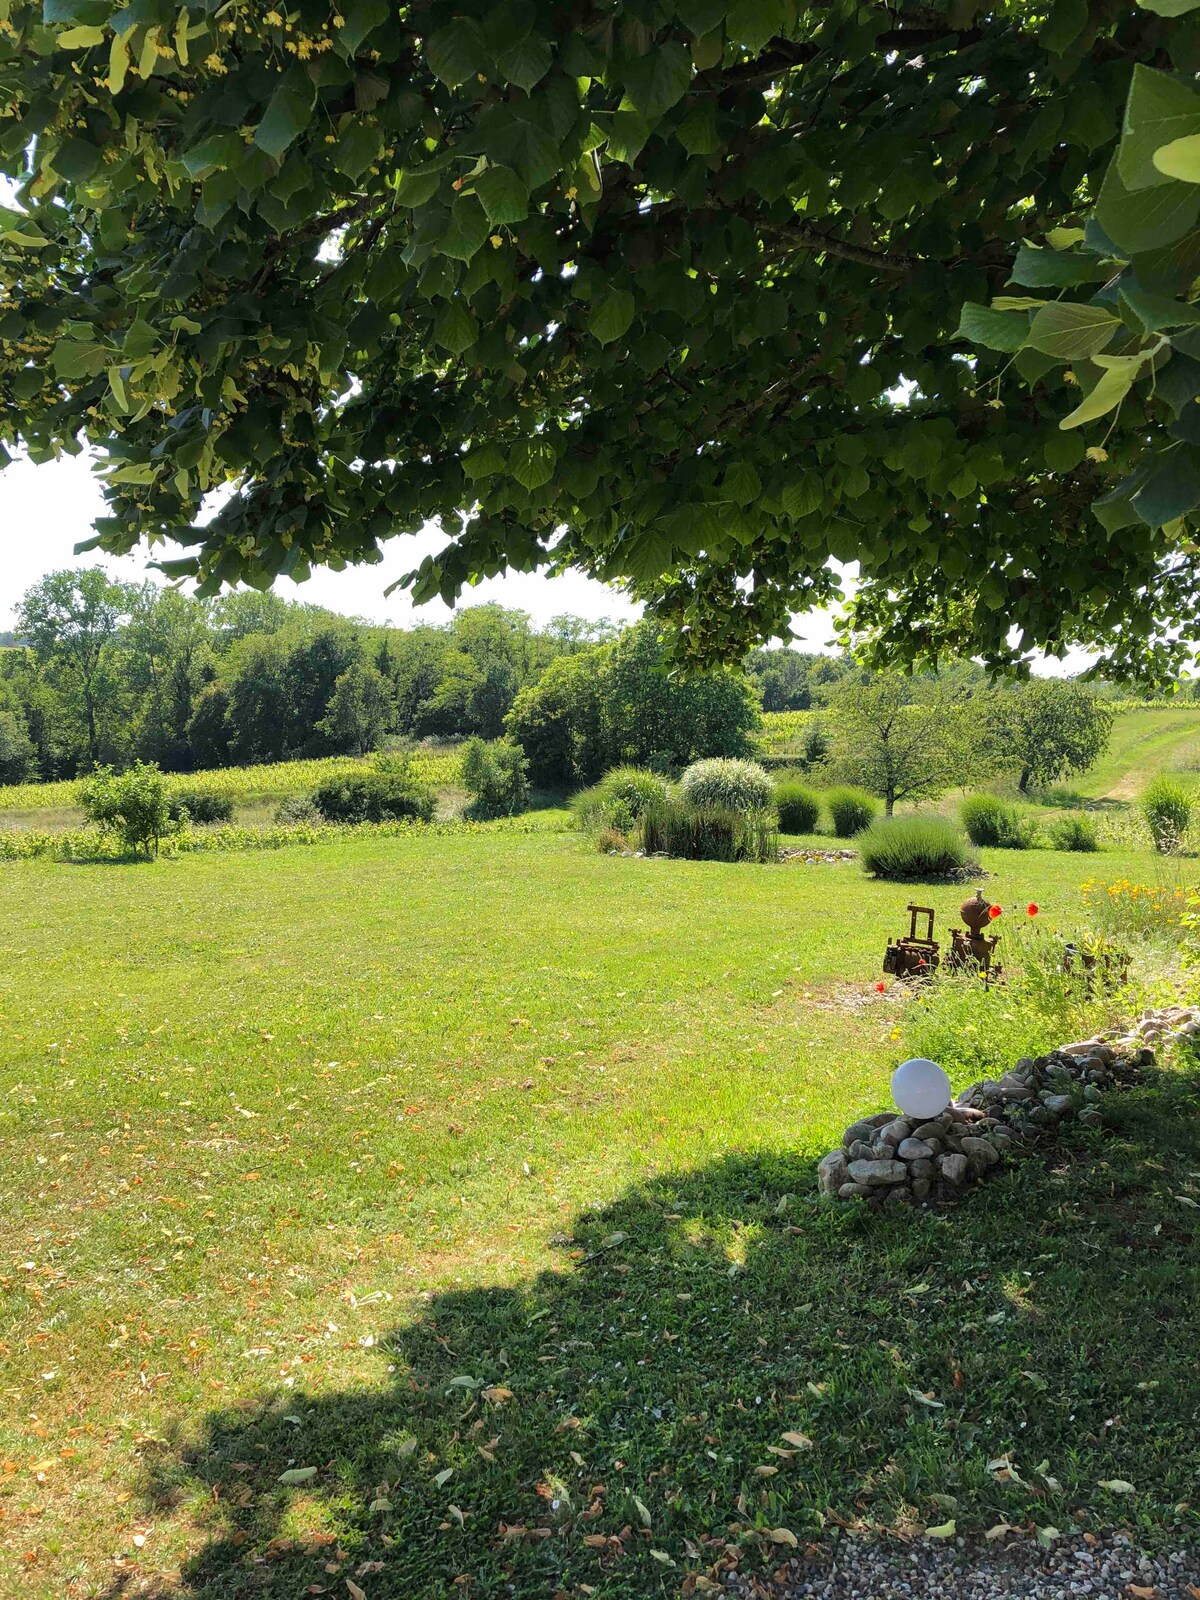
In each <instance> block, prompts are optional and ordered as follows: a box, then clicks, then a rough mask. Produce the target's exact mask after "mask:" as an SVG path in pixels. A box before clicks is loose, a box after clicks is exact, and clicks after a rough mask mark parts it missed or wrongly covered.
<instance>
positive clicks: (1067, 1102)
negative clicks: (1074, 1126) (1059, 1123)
mask: <svg viewBox="0 0 1200 1600" xmlns="http://www.w3.org/2000/svg"><path fill="white" fill-rule="evenodd" d="M1041 1102H1042V1104H1043V1105H1044V1106H1045V1108H1046V1110H1047V1111H1048V1112H1049V1113H1050V1114H1051V1116H1054V1117H1065V1116H1066V1114H1067V1112H1068V1111H1070V1109H1071V1107H1072V1105H1074V1101H1073V1100H1072V1098H1071V1096H1070V1095H1069V1094H1051V1093H1050V1091H1049V1090H1046V1091H1045V1092H1044V1093H1043V1094H1042V1096H1041Z"/></svg>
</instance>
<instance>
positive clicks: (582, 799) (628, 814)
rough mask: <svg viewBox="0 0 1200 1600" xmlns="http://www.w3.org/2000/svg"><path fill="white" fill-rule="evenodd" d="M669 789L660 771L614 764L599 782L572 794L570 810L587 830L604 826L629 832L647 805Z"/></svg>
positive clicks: (577, 822) (662, 796) (580, 825)
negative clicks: (615, 765)
mask: <svg viewBox="0 0 1200 1600" xmlns="http://www.w3.org/2000/svg"><path fill="white" fill-rule="evenodd" d="M670 792H671V785H670V784H669V783H668V782H667V780H666V779H665V778H664V777H663V776H662V774H661V773H658V772H651V771H649V770H648V769H647V768H646V767H614V768H613V770H612V771H611V772H607V773H605V775H604V777H603V778H601V779H600V782H599V783H596V784H593V785H592V787H591V788H590V789H583V790H581V791H580V793H579V794H577V795H575V796H574V798H573V799H572V801H571V811H572V812H573V814H574V817H575V825H576V827H579V828H582V829H583V830H584V831H585V832H586V833H591V832H593V831H594V830H595V829H597V828H606V827H607V828H617V829H619V830H620V831H621V832H622V833H628V832H629V830H630V829H631V828H632V827H633V825H634V823H635V822H637V821H639V820H640V818H641V815H642V813H643V812H644V811H645V809H646V807H647V806H650V805H655V804H657V803H658V802H659V801H662V800H665V799H666V798H667V796H668V795H669V794H670Z"/></svg>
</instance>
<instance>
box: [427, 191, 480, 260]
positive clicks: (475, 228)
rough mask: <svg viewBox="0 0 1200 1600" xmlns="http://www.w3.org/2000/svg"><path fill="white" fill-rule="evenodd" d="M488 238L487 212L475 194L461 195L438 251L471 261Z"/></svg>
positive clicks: (455, 202)
mask: <svg viewBox="0 0 1200 1600" xmlns="http://www.w3.org/2000/svg"><path fill="white" fill-rule="evenodd" d="M487 236H488V219H487V212H486V211H485V210H484V209H483V207H482V206H481V205H480V203H479V201H478V200H477V199H476V198H475V196H474V195H473V194H460V195H458V196H456V198H455V201H454V204H453V205H452V206H451V208H450V220H449V222H448V223H447V224H446V231H445V233H443V235H442V237H441V238H440V239H439V240H438V249H439V251H440V252H441V253H442V255H444V256H453V257H454V258H455V259H456V260H458V261H469V260H470V259H471V257H472V256H473V255H474V254H475V252H476V250H478V249H479V247H480V245H481V244H482V243H483V241H484V240H485V239H486V238H487Z"/></svg>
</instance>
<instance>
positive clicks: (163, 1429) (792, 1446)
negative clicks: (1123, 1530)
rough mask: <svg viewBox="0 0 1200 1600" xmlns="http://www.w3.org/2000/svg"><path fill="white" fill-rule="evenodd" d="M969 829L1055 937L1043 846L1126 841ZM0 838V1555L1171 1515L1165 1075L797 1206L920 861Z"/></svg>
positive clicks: (541, 1541) (47, 1568)
mask: <svg viewBox="0 0 1200 1600" xmlns="http://www.w3.org/2000/svg"><path fill="white" fill-rule="evenodd" d="M985 865H986V866H987V868H988V869H989V871H991V872H992V873H993V874H995V875H994V876H993V877H990V878H989V879H988V880H987V884H986V887H987V892H988V894H989V896H990V897H991V898H993V899H994V900H997V901H999V902H1000V903H1001V904H1002V905H1004V906H1005V908H1006V913H1007V914H1008V915H1009V916H1010V917H1011V916H1013V915H1015V914H1016V913H1017V912H1018V911H1020V910H1023V908H1024V905H1025V902H1026V901H1027V900H1030V899H1034V900H1036V901H1037V902H1038V904H1039V906H1040V908H1041V910H1040V915H1041V917H1042V919H1043V922H1044V923H1046V924H1050V923H1053V924H1054V925H1056V926H1058V927H1059V928H1060V929H1062V930H1063V931H1064V932H1065V931H1069V930H1070V929H1071V928H1072V927H1074V926H1075V925H1076V924H1077V923H1078V921H1079V919H1080V916H1081V907H1080V896H1079V884H1080V882H1081V880H1082V879H1083V878H1085V877H1088V876H1092V875H1093V874H1094V873H1096V872H1097V871H1100V872H1101V873H1102V875H1103V876H1104V877H1106V878H1110V879H1117V878H1125V877H1128V878H1131V879H1134V880H1135V881H1145V882H1155V881H1158V880H1160V879H1161V878H1162V875H1163V863H1162V862H1161V859H1160V858H1155V857H1151V856H1149V855H1141V854H1136V853H1119V852H1115V851H1109V852H1106V853H1105V854H1104V855H1103V856H1100V857H1091V858H1088V857H1077V856H1076V857H1072V856H1067V855H1060V854H1055V853H1051V852H1045V851H1038V852H992V853H985ZM0 871H2V874H3V877H2V889H3V895H4V901H3V905H4V910H3V919H2V921H0V1037H3V1039H4V1041H5V1045H4V1051H3V1064H2V1066H0V1237H2V1238H3V1240H4V1247H3V1260H2V1262H0V1293H2V1296H3V1299H2V1311H0V1317H2V1321H0V1389H2V1392H3V1396H4V1404H3V1406H2V1407H0V1561H7V1562H8V1563H9V1565H10V1570H11V1571H12V1572H14V1573H16V1574H19V1576H18V1577H17V1578H16V1579H15V1580H7V1583H8V1587H5V1584H4V1583H3V1582H0V1589H2V1590H3V1592H5V1593H9V1592H12V1593H16V1592H18V1588H19V1592H20V1593H21V1594H22V1595H29V1596H34V1597H41V1596H47V1597H49V1596H52V1595H53V1596H62V1595H70V1596H108V1595H115V1594H118V1593H125V1592H153V1593H161V1594H172V1595H188V1596H203V1597H206V1600H216V1597H218V1596H242V1595H266V1596H271V1597H277V1600H283V1597H285V1596H286V1597H288V1600H291V1597H293V1596H297V1595H301V1594H306V1593H331V1594H334V1593H336V1594H346V1593H349V1594H351V1595H353V1594H354V1593H355V1591H354V1590H353V1589H349V1590H348V1589H347V1580H349V1582H350V1583H352V1584H355V1585H357V1586H358V1588H360V1589H361V1590H362V1591H363V1593H365V1594H366V1595H367V1596H368V1600H383V1597H396V1600H400V1597H405V1600H407V1597H409V1596H414V1595H418V1594H419V1595H421V1596H422V1597H425V1596H431V1597H432V1596H454V1595H461V1594H464V1593H465V1594H476V1595H485V1594H498V1593H505V1594H514V1595H519V1596H528V1597H530V1600H532V1597H534V1596H538V1597H542V1596H546V1595H550V1594H555V1593H564V1594H567V1595H571V1596H575V1595H578V1596H580V1597H582V1596H585V1595H589V1594H591V1595H599V1596H606V1597H607V1596H614V1597H615V1596H627V1595H656V1594H660V1593H661V1594H674V1593H677V1592H678V1589H679V1585H680V1582H681V1580H682V1579H683V1577H684V1575H685V1573H688V1572H693V1573H698V1574H700V1575H701V1576H703V1574H704V1573H705V1572H706V1571H710V1570H711V1569H712V1568H713V1567H714V1566H715V1565H716V1564H718V1563H719V1562H722V1561H723V1562H726V1563H727V1562H729V1561H730V1560H733V1559H735V1558H736V1559H737V1560H739V1561H740V1562H742V1563H743V1564H745V1565H747V1566H755V1565H758V1564H761V1563H763V1562H769V1561H770V1560H771V1557H772V1552H773V1551H778V1549H779V1548H780V1547H781V1546H786V1545H787V1542H788V1536H791V1537H794V1538H796V1539H797V1540H799V1541H801V1542H803V1541H804V1540H805V1539H806V1538H808V1537H817V1536H819V1535H820V1533H821V1531H822V1530H823V1529H828V1528H830V1527H833V1526H835V1525H836V1526H840V1525H843V1524H849V1525H853V1526H866V1527H880V1528H893V1529H895V1528H898V1529H902V1530H903V1529H911V1528H914V1527H921V1526H926V1525H929V1524H934V1523H938V1524H940V1523H942V1522H944V1521H945V1520H946V1519H947V1518H949V1517H954V1518H956V1519H958V1521H959V1523H960V1524H961V1525H962V1526H963V1527H964V1528H968V1527H971V1528H986V1527H989V1526H993V1525H995V1524H997V1523H998V1522H1000V1521H1008V1522H1010V1523H1012V1524H1014V1525H1017V1526H1022V1527H1029V1528H1030V1529H1033V1528H1044V1527H1047V1526H1057V1527H1060V1528H1061V1527H1066V1526H1079V1527H1088V1526H1093V1525H1095V1526H1101V1525H1104V1526H1110V1525H1111V1524H1112V1523H1113V1521H1114V1520H1118V1521H1121V1522H1129V1523H1131V1524H1132V1525H1134V1526H1135V1527H1136V1528H1137V1529H1139V1530H1140V1531H1142V1532H1144V1533H1145V1534H1147V1536H1150V1537H1159V1538H1161V1537H1176V1538H1177V1537H1179V1536H1180V1534H1181V1532H1182V1531H1184V1530H1190V1531H1192V1532H1194V1531H1195V1522H1196V1510H1195V1505H1194V1497H1195V1487H1194V1486H1195V1478H1196V1474H1197V1471H1198V1470H1200V1433H1198V1431H1197V1429H1196V1426H1195V1423H1196V1417H1197V1415H1198V1414H1200V1364H1198V1363H1197V1357H1196V1350H1195V1338H1194V1332H1195V1326H1196V1316H1197V1310H1198V1309H1200V1308H1198V1303H1197V1289H1198V1287H1200V1267H1198V1265H1197V1261H1198V1257H1197V1253H1196V1242H1197V1237H1196V1236H1197V1230H1198V1225H1200V1122H1198V1120H1197V1118H1196V1115H1195V1113H1196V1109H1197V1086H1196V1081H1195V1077H1194V1073H1193V1072H1192V1071H1191V1066H1192V1065H1194V1063H1193V1064H1189V1063H1188V1062H1186V1061H1180V1060H1177V1059H1175V1058H1173V1057H1172V1058H1169V1059H1167V1060H1166V1061H1165V1062H1164V1064H1163V1069H1162V1072H1161V1074H1160V1075H1159V1076H1157V1077H1155V1079H1154V1081H1153V1085H1152V1089H1153V1092H1151V1090H1150V1089H1141V1090H1138V1091H1135V1092H1134V1093H1132V1094H1130V1095H1127V1096H1124V1097H1121V1099H1120V1100H1119V1103H1118V1104H1117V1105H1116V1106H1115V1107H1114V1108H1113V1110H1112V1112H1111V1119H1112V1127H1111V1128H1110V1129H1109V1130H1106V1132H1105V1133H1104V1134H1103V1135H1099V1134H1095V1133H1090V1132H1087V1131H1085V1130H1080V1131H1078V1132H1077V1133H1074V1134H1072V1135H1069V1136H1068V1138H1067V1140H1066V1142H1065V1143H1063V1144H1061V1145H1055V1147H1054V1148H1053V1149H1052V1150H1050V1151H1048V1152H1046V1153H1045V1154H1044V1155H1043V1156H1039V1158H1037V1159H1034V1160H1032V1161H1029V1162H1024V1163H1018V1164H1017V1165H1016V1166H1015V1167H1014V1168H1013V1170H1012V1172H1011V1173H1010V1174H1009V1175H1008V1176H1006V1177H1004V1178H1003V1179H1000V1180H998V1181H997V1182H995V1183H993V1184H991V1185H989V1186H987V1187H986V1188H984V1189H981V1190H980V1191H978V1192H977V1193H976V1194H974V1195H973V1196H971V1197H970V1198H969V1199H968V1200H967V1201H966V1202H965V1203H964V1205H962V1206H961V1207H960V1208H959V1210H958V1211H957V1212H956V1213H954V1214H953V1215H948V1214H941V1215H939V1214H932V1213H931V1214H910V1213H905V1214H903V1215H899V1216H895V1215H888V1216H883V1215H878V1214H877V1215H872V1216H863V1215H858V1214H849V1213H843V1212H838V1213H837V1214H834V1213H831V1212H829V1211H827V1210H822V1209H820V1208H818V1207H817V1206H816V1205H815V1203H814V1200H813V1197H812V1164H813V1162H814V1160H815V1159H816V1158H818V1157H819V1156H820V1155H821V1154H822V1153H823V1152H824V1151H825V1150H826V1149H827V1148H828V1147H829V1146H830V1144H831V1143H833V1142H836V1140H837V1138H838V1137H839V1135H840V1131H841V1128H842V1127H843V1126H844V1124H845V1123H846V1121H847V1120H848V1119H849V1118H850V1117H851V1116H852V1115H854V1114H856V1113H860V1112H862V1111H864V1110H867V1109H875V1108H877V1107H881V1106H883V1105H886V1103H887V1099H888V1096H887V1079H888V1075H889V1073H890V1071H891V1069H892V1067H893V1066H894V1065H895V1063H896V1061H897V1060H899V1059H901V1058H902V1057H903V1055H904V1054H906V1053H910V1052H908V1051H907V1050H906V1041H908V1039H909V1038H910V1037H911V1036H912V1028H913V1022H914V1017H915V1012H914V1009H913V1002H912V1001H911V1000H907V999H906V997H905V996H904V995H903V994H901V993H900V992H899V991H898V990H895V989H889V990H888V991H887V992H886V993H883V994H880V993H879V992H877V990H876V988H875V982H876V979H877V977H878V972H879V964H880V958H881V955H882V949H883V945H884V943H885V941H886V938H887V937H888V935H889V934H896V933H899V932H901V931H903V928H904V925H905V924H906V922H907V918H906V917H905V915H904V906H905V904H906V902H907V900H908V899H909V898H910V897H911V896H913V895H915V896H916V898H918V899H920V900H921V901H923V902H925V901H927V902H928V903H930V904H933V905H934V906H936V908H937V910H938V913H939V918H940V924H941V927H942V928H943V929H944V927H945V924H946V920H947V918H948V917H949V916H950V915H951V913H952V911H953V908H955V907H956V906H957V903H958V901H959V900H960V899H961V898H962V893H963V891H962V889H961V887H957V888H956V887H953V886H949V887H947V886H941V887H936V888H934V887H928V886H920V888H919V890H918V889H917V888H909V887H907V886H904V885H888V884H883V883H876V882H873V881H871V880H869V879H867V878H866V877H865V876H864V875H863V873H862V872H861V869H860V868H859V867H858V866H857V865H856V864H853V863H847V864H842V865H838V866H809V867H806V866H801V865H798V864H792V865H783V866H768V867H755V866H725V865H718V864H707V863H692V862H679V861H664V860H639V859H634V858H628V857H617V856H612V857H610V856H604V855H600V854H597V853H595V852H592V851H590V850H589V849H588V848H587V847H586V845H585V843H584V842H583V841H582V840H581V839H580V838H579V837H578V836H576V835H573V834H568V833H555V832H547V833H542V834H517V833H507V832H504V831H495V832H489V831H487V830H479V831H478V832H475V833H467V834H461V835H438V834H432V833H431V834H429V835H425V834H422V833H420V832H419V831H414V832H413V833H412V834H411V835H409V836H403V837H391V838H381V839H374V840H372V839H356V840H352V841H339V842H337V843H333V844H315V845H311V846H308V847H306V848H303V849H294V850H288V851H280V852H261V853H260V852H245V853H242V852H237V853H229V854H215V853H214V854H202V855H193V856H182V857H179V858H176V859H169V860H161V861H159V862H158V863H156V864H148V865H135V864H131V863H115V864H114V863H95V864H79V863H67V862H56V861H49V860H37V861H28V862H14V863H6V864H5V865H4V866H3V868H2V869H0ZM1003 926H1004V927H1005V928H1006V929H1007V927H1008V924H1007V923H1004V924H1003ZM1004 1005H1005V1002H1004V997H1003V994H1002V991H999V990H997V991H993V993H991V994H989V995H986V996H985V995H983V994H982V992H980V994H979V996H978V999H977V1005H976V1006H975V1007H974V1008H973V1009H972V1011H971V1020H970V1022H969V1023H968V1024H966V1026H967V1028H968V1030H970V1029H977V1030H978V1039H979V1049H980V1053H981V1055H982V1054H985V1053H986V1046H987V1042H988V1038H987V1036H988V1030H989V1028H990V1027H992V1026H994V1027H995V1028H997V1029H1000V1028H1010V1029H1011V1026H1012V1023H1011V1018H1009V1019H1008V1020H1007V1021H1005V1020H1004V1018H1003V1016H1002V1012H1003V1008H1004ZM989 1008H991V1009H989ZM1103 1010H1104V1007H1103V1004H1102V1003H1101V1002H1099V1001H1098V1002H1097V1015H1098V1017H1100V1014H1101V1013H1102V1012H1103ZM989 1016H994V1023H990V1022H989ZM1101 1020H1102V1018H1101ZM1005 1037H1006V1038H1007V1037H1008V1034H1007V1033H1006V1034H1005ZM1055 1042H1057V1041H1055V1040H1044V1041H1042V1043H1043V1045H1050V1044H1053V1043H1055ZM972 1049H973V1046H971V1045H970V1043H969V1041H968V1042H967V1044H966V1046H965V1047H964V1049H963V1050H962V1051H961V1052H960V1055H961V1059H962V1061H964V1062H969V1061H970V1059H971V1056H972ZM956 1075H957V1076H958V1078H959V1079H960V1080H961V1079H962V1078H963V1077H964V1075H965V1076H970V1075H971V1074H969V1073H964V1070H963V1069H962V1068H961V1067H960V1068H959V1069H958V1070H957V1074H956ZM974 1075H975V1076H977V1075H978V1073H976V1074H974ZM797 1441H799V1442H797ZM1010 1468H1011V1470H1010ZM1114 1482H1120V1483H1128V1484H1131V1485H1132V1486H1133V1488H1132V1491H1130V1492H1123V1491H1122V1492H1118V1491H1114V1490H1112V1489H1111V1488H1107V1489H1106V1488H1103V1487H1101V1485H1102V1484H1104V1483H1109V1484H1111V1483H1114ZM706 1581H707V1580H706ZM14 1582H15V1584H16V1587H14V1586H13V1584H14ZM139 1586H140V1587H139Z"/></svg>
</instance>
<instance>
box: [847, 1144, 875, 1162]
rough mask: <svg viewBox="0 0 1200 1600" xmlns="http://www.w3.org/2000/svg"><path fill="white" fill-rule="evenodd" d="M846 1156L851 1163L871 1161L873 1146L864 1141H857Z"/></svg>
mask: <svg viewBox="0 0 1200 1600" xmlns="http://www.w3.org/2000/svg"><path fill="white" fill-rule="evenodd" d="M846 1154H847V1157H848V1158H849V1160H851V1161H870V1160H871V1156H872V1146H871V1145H869V1144H867V1143H866V1141H865V1140H863V1139H856V1140H855V1141H854V1143H853V1144H852V1145H851V1146H850V1148H849V1150H848V1151H847V1152H846Z"/></svg>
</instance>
